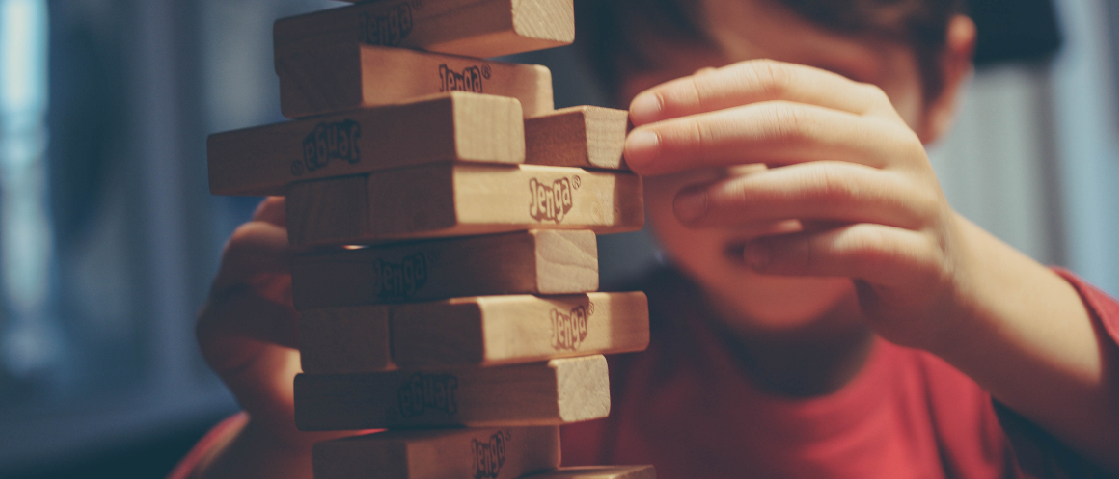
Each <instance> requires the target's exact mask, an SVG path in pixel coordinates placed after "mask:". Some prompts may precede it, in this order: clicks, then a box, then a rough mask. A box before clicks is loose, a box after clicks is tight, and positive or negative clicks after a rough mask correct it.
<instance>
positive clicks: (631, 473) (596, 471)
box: [523, 466, 657, 479]
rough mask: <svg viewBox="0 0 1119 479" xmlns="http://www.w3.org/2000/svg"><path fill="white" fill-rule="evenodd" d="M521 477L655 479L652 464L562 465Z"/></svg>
mask: <svg viewBox="0 0 1119 479" xmlns="http://www.w3.org/2000/svg"><path fill="white" fill-rule="evenodd" d="M523 479H657V471H656V469H653V466H585V467H564V468H562V469H556V470H553V471H546V472H538V473H536V474H530V475H527V476H523Z"/></svg>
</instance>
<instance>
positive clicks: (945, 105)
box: [917, 15, 975, 145]
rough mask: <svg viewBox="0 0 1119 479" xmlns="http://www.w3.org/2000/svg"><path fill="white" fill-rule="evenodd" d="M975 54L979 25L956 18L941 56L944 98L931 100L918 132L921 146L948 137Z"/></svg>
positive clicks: (961, 16) (960, 17) (952, 21)
mask: <svg viewBox="0 0 1119 479" xmlns="http://www.w3.org/2000/svg"><path fill="white" fill-rule="evenodd" d="M974 51H975V23H973V22H972V21H971V18H970V17H968V16H967V15H956V16H955V17H953V18H952V20H951V21H949V22H948V31H947V32H946V35H945V40H944V52H943V53H942V54H941V58H940V61H941V76H942V80H943V82H942V85H943V86H944V87H943V88H942V89H941V91H940V94H939V95H937V96H936V97H933V98H931V99H930V100H929V103H928V106H927V107H926V108H925V118H924V120H925V121H924V122H923V123H922V124H923V127H922V128H921V130H920V131H918V132H917V134H918V136H920V138H921V143H924V144H926V145H927V144H930V143H933V142H936V141H937V140H939V139H941V138H943V137H944V134H945V133H947V132H948V129H949V128H950V127H951V126H952V119H953V118H954V117H955V116H956V106H957V104H958V101H959V99H960V95H961V94H962V93H963V89H964V85H965V84H966V83H967V80H968V79H969V78H970V77H971V72H972V64H971V59H972V54H973V53H974Z"/></svg>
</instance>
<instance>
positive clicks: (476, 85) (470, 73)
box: [439, 63, 490, 93]
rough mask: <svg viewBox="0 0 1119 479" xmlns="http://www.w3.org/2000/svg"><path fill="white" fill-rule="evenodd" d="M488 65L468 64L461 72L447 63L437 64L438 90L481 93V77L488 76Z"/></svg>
mask: <svg viewBox="0 0 1119 479" xmlns="http://www.w3.org/2000/svg"><path fill="white" fill-rule="evenodd" d="M489 72H490V68H489V65H482V66H481V67H479V66H478V65H474V66H469V67H466V68H464V69H463V70H462V73H459V72H456V71H454V70H452V69H451V68H450V67H448V66H447V64H445V63H444V64H442V65H439V81H440V84H439V91H472V92H475V93H482V79H483V78H489V77H490V75H489Z"/></svg>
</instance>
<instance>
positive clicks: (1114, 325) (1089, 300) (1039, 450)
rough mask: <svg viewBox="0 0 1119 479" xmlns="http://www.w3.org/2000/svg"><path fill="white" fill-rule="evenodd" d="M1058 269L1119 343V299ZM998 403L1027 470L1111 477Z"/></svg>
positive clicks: (1056, 476)
mask: <svg viewBox="0 0 1119 479" xmlns="http://www.w3.org/2000/svg"><path fill="white" fill-rule="evenodd" d="M1054 271H1055V272H1056V273H1057V274H1058V275H1060V276H1061V277H1062V278H1064V279H1065V280H1066V281H1068V282H1069V283H1070V284H1072V286H1073V287H1074V288H1076V291H1077V292H1078V293H1080V297H1081V298H1082V300H1083V301H1084V307H1085V308H1087V310H1088V314H1089V316H1090V317H1091V319H1092V321H1093V322H1095V323H1096V326H1097V330H1098V331H1100V332H1101V333H1102V335H1103V337H1102V338H1101V339H1103V340H1105V341H1109V342H1110V343H1111V345H1112V346H1115V347H1119V301H1116V300H1115V298H1112V297H1110V296H1108V295H1107V293H1105V292H1103V291H1101V290H1099V289H1098V288H1096V287H1095V286H1092V285H1090V284H1088V283H1087V282H1085V281H1084V280H1082V279H1080V278H1079V277H1077V276H1076V275H1074V274H1073V273H1072V272H1070V271H1068V270H1065V269H1060V268H1054ZM1115 350H1116V349H1114V348H1113V351H1115ZM1110 358H1111V360H1112V361H1117V357H1116V355H1111V357H1110ZM1111 369H1113V370H1115V369H1119V364H1114V365H1112V367H1111ZM994 403H995V412H996V413H998V417H999V422H1000V424H1001V425H1002V428H1003V431H1004V432H1005V433H1006V436H1007V438H1009V440H1010V444H1011V446H1012V447H1013V449H1014V453H1015V455H1016V456H1017V459H1018V465H1019V467H1020V468H1021V469H1022V471H1023V472H1025V473H1026V474H1028V475H1030V476H1031V477H1037V478H1053V479H1063V478H1096V477H1099V478H1105V477H1111V476H1109V475H1107V474H1106V473H1105V472H1104V471H1103V470H1101V469H1099V468H1098V467H1097V466H1095V465H1093V464H1092V463H1091V462H1089V461H1088V460H1086V459H1085V458H1084V457H1083V456H1081V455H1080V454H1078V453H1076V452H1075V451H1073V450H1072V449H1071V448H1069V447H1068V446H1065V445H1064V444H1063V443H1061V442H1060V441H1058V440H1057V439H1056V438H1054V437H1053V436H1052V435H1050V434H1049V433H1047V432H1045V431H1044V430H1043V429H1041V428H1040V427H1038V426H1037V425H1036V424H1034V423H1033V422H1031V421H1030V420H1028V419H1026V418H1024V417H1022V416H1020V415H1018V414H1017V413H1015V412H1014V411H1011V410H1010V409H1009V408H1007V407H1005V406H1003V405H1002V404H999V402H998V401H994Z"/></svg>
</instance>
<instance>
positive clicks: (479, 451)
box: [473, 431, 509, 479]
mask: <svg viewBox="0 0 1119 479" xmlns="http://www.w3.org/2000/svg"><path fill="white" fill-rule="evenodd" d="M508 440H509V434H508V433H506V432H504V431H498V432H497V434H494V435H493V436H490V440H489V441H486V442H481V441H478V440H477V439H475V440H474V441H473V446H474V479H486V478H489V479H496V478H497V475H498V474H500V473H501V467H502V466H504V465H505V443H506V442H507V441H508Z"/></svg>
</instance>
